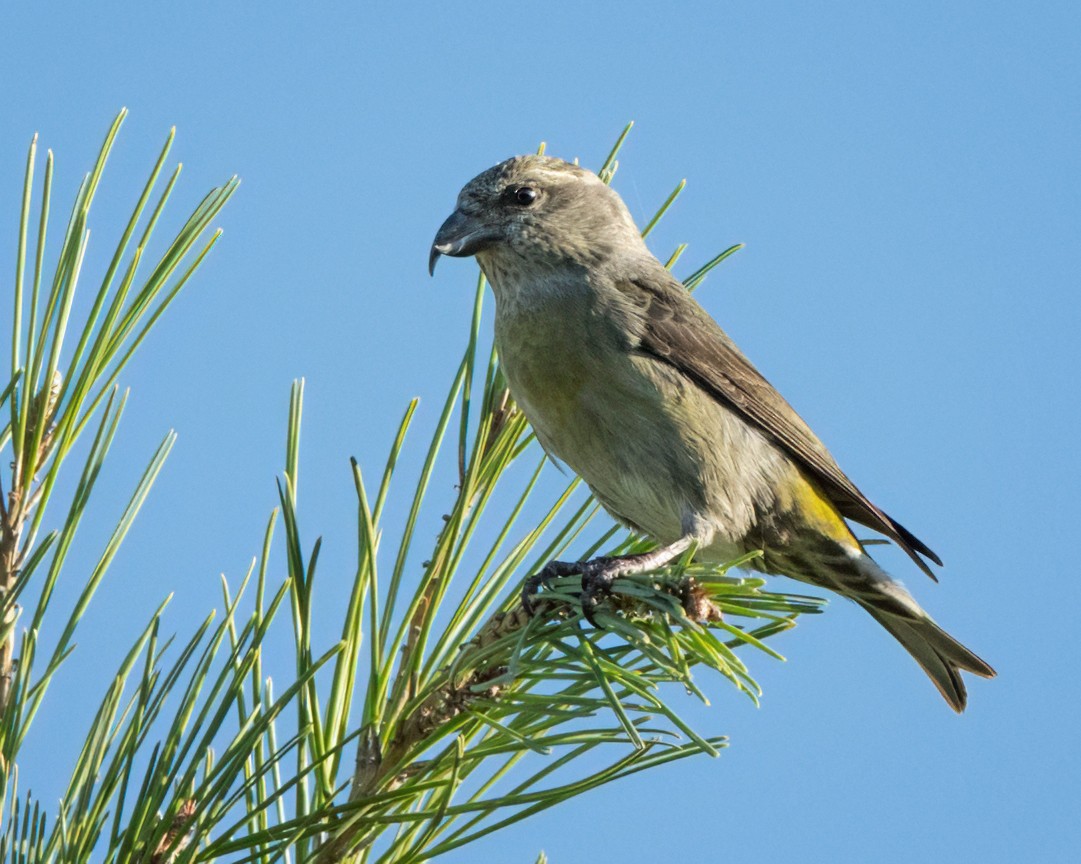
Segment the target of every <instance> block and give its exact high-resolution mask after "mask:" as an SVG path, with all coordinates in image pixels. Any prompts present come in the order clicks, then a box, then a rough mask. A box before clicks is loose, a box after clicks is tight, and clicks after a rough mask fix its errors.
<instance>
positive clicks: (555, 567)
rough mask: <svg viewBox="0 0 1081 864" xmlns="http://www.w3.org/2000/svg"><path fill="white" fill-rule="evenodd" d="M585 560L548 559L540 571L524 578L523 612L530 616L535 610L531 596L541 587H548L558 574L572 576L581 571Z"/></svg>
mask: <svg viewBox="0 0 1081 864" xmlns="http://www.w3.org/2000/svg"><path fill="white" fill-rule="evenodd" d="M586 563H588V562H585V561H549V562H548V563H547V564H546V565H545V566H544V569H543V570H541V571H540V573H536V574H534V575H533V576H530V577H529V578H528V579H526V580H525V584H524V585H523V586H522V608H523V609H525V614H526V615H528V616H530V617H531V618H532V617H533V615H534V614H535V613H536V611H537V607H536V606H534V605H533V598H534V597H536V596H537V594H538V592H539V591H540V589H541V587H542V586H543V587H544V588H547V587H549V583H550V582H551V581H552V580H553V579H555V578H557V577H559V576H573V575H574V574H575V573H580V572H582V568H583V567H584V566H585V565H586Z"/></svg>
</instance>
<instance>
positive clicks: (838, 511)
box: [429, 156, 995, 712]
mask: <svg viewBox="0 0 1081 864" xmlns="http://www.w3.org/2000/svg"><path fill="white" fill-rule="evenodd" d="M440 255H452V256H468V255H475V256H476V258H477V261H478V262H479V264H480V267H481V270H483V271H484V275H485V276H486V277H487V279H488V281H489V282H490V283H491V286H492V290H493V292H494V293H495V301H496V313H495V341H496V349H497V351H498V353H499V359H500V363H501V364H502V369H503V372H504V374H505V375H506V379H507V383H508V384H509V386H510V391H511V395H513V396H514V399H515V401H516V402H517V403H518V405H519V406H520V407H521V409H522V411H523V412H525V415H526V417H527V418H528V419H529V422H530V423H531V424H532V426H533V429H534V430H535V432H536V434H537V438H538V439H539V441H540V443H541V445H542V446H543V447H544V449H545V450H546V451H547V452H548V453H549V454H551V455H552V456H553V457H555V458H556V459H558V460H560V461H562V462H563V463H565V464H566V465H567V466H569V467H570V468H571V469H572V470H574V471H575V472H576V473H577V474H578V475H579V476H581V477H582V479H583V480H585V482H586V483H587V484H588V485H589V488H590V489H591V490H592V492H593V494H594V495H595V496H596V498H597V500H598V501H600V503H601V504H602V505H603V506H604V508H605V509H606V510H607V511H608V512H609V513H610V514H611V515H612V516H613V517H615V518H616V519H617V520H619V521H620V522H622V523H623V524H624V525H626V526H628V527H629V528H631V529H633V530H634V531H637V532H640V533H642V534H645V535H647V536H649V537H651V538H653V539H654V540H655V541H656V542H657V544H658V546H657V547H656V548H655V549H653V550H652V551H649V552H646V553H643V554H637V555H627V556H623V557H612V558H597V559H593V560H591V561H579V562H573V563H564V562H552V563H551V564H549V565H548V567H546V568H545V569H544V570H543V571H542V572H541V573H540V574H539V575H538V576H536V577H534V578H533V579H531V580H530V581H529V583H528V584H527V590H526V591H525V594H524V597H525V601H526V603H527V606H528V601H529V595H530V594H531V593H532V592H534V591H535V590H536V589H537V587H538V585H539V584H541V583H543V582H544V580H545V579H546V578H550V577H552V576H556V575H570V574H574V573H580V574H581V575H582V582H583V597H582V602H583V607H584V610H585V612H586V614H587V615H588V616H589V617H590V618H592V613H593V611H594V609H595V608H596V605H597V603H598V602H599V601H600V600H601V598H603V596H604V595H605V594H606V593H607V592H608V591H609V589H610V588H611V585H612V583H613V582H614V580H615V579H617V578H618V577H620V576H623V575H626V574H629V573H636V572H641V571H644V570H648V569H653V568H656V567H659V566H662V565H664V564H666V563H668V562H670V561H672V560H673V559H675V558H677V557H678V556H680V555H681V554H682V553H684V552H686V551H687V550H688V549H690V548H691V547H692V546H694V547H695V550H696V551H695V553H694V554H695V555H696V557H697V559H699V560H705V561H718V562H724V561H730V560H732V559H733V558H735V557H737V556H739V555H742V554H744V553H746V552H750V551H753V550H761V552H762V555H761V556H760V557H759V558H757V559H755V560H754V562H753V564H752V565H751V566H754V567H755V568H757V569H759V570H762V571H764V572H766V573H772V574H783V575H785V576H790V577H792V578H795V579H799V580H801V581H803V582H809V583H811V584H812V585H817V586H820V587H823V588H827V589H829V590H831V591H836V592H837V593H838V594H841V595H842V596H844V597H848V598H849V599H851V600H854V601H855V602H856V603H858V604H859V605H860V606H862V607H863V608H864V609H866V610H867V611H868V612H869V613H870V614H871V616H872V617H873V618H874V619H875V620H876V621H878V622H879V624H881V625H882V626H883V627H885V628H886V630H888V631H889V632H890V633H891V634H892V635H893V636H894V637H895V638H896V639H897V640H898V641H899V642H900V643H901V644H902V645H903V646H904V647H905V649H906V650H907V651H908V652H909V653H910V654H911V655H912V656H913V657H914V658H915V659H916V662H917V663H919V664H920V666H921V667H923V670H924V671H925V672H926V673H927V674H928V676H930V678H931V680H932V681H933V682H934V684H935V686H936V687H938V689H939V690H940V691H941V693H942V695H943V696H944V697H945V699H946V701H947V702H948V703H949V704H950V706H951V707H952V708H953V709H954V710H955V711H958V712H960V711H962V710H963V709H964V707H965V702H966V698H967V697H966V691H965V684H964V682H963V681H962V679H961V671H962V670H965V671H968V672H972V673H975V674H976V675H981V676H983V677H985V678H991V677H994V675H995V671H994V670H993V669H992V668H991V667H990V666H989V665H988V664H987V663H985V662H984V661H983V660H981V659H980V658H979V657H977V656H976V655H975V654H974V653H973V652H972V651H970V650H968V649H967V648H966V647H965V646H964V645H962V644H961V643H960V642H958V641H957V640H956V639H954V638H953V637H952V636H950V635H949V634H948V633H946V631H944V630H943V629H942V628H941V627H939V626H938V625H937V624H936V623H935V622H934V621H933V620H932V619H931V618H930V616H929V615H928V614H927V613H926V612H924V611H923V609H922V608H921V607H920V605H919V604H918V603H917V602H916V600H915V599H914V598H913V597H912V595H911V594H909V593H908V591H907V590H905V588H904V587H903V586H902V585H901V584H900V583H899V582H897V581H896V580H894V579H893V578H891V577H890V576H889V575H888V574H887V573H886V572H885V571H884V570H883V569H882V568H881V567H879V566H878V564H876V563H875V562H874V560H873V559H872V558H871V557H870V556H869V555H868V554H867V552H866V550H865V549H864V548H863V546H862V545H861V544H860V541H859V540H857V539H856V537H855V536H854V535H853V533H852V530H851V528H850V527H849V525H848V523H847V522H846V521H845V520H846V519H851V520H852V521H854V522H858V523H860V524H862V525H866V526H868V527H870V528H873V529H874V530H875V531H878V532H880V533H881V534H884V535H885V536H886V537H888V538H889V539H890V540H892V541H893V542H895V543H896V544H897V545H898V546H900V547H901V548H902V549H903V550H904V551H905V552H907V553H908V555H909V556H911V558H912V560H913V561H915V562H916V564H917V565H919V567H920V568H921V569H922V570H923V571H924V572H926V573H927V574H928V575H931V576H932V578H934V577H933V574H932V572H931V569H930V566H929V565H928V563H927V560H929V561H932V562H934V563H935V564H941V563H942V562H941V561H940V560H939V558H938V556H937V555H935V553H934V552H932V551H931V550H930V549H929V548H928V547H927V546H926V545H925V544H924V543H923V542H921V541H920V540H919V539H917V538H916V537H915V536H914V535H913V534H912V533H910V532H909V531H908V530H907V529H905V528H904V527H903V526H902V525H900V524H899V523H898V522H896V521H895V520H894V519H892V518H891V517H890V516H888V515H886V514H885V513H884V512H883V511H882V510H880V509H879V508H878V507H876V506H875V505H874V504H872V503H871V502H870V501H869V500H868V499H867V497H866V496H865V495H864V494H863V493H862V492H860V490H859V489H857V488H856V486H855V485H854V484H853V483H852V481H851V480H849V479H848V477H846V476H845V474H844V472H842V471H841V469H840V468H839V467H838V465H837V463H836V462H835V461H834V459H833V457H832V456H831V455H830V453H829V451H827V450H826V448H825V446H824V445H823V444H822V443H821V442H820V441H819V440H818V438H817V437H815V434H814V433H813V432H812V431H811V430H810V428H809V427H808V426H807V424H806V423H804V421H803V420H802V419H801V418H800V417H799V415H798V414H796V412H795V411H794V410H793V409H792V408H791V407H790V406H789V404H788V403H787V402H786V401H785V400H784V399H783V398H782V397H781V395H780V394H779V393H778V392H777V391H776V390H774V389H773V387H772V386H770V384H769V382H767V381H766V379H765V378H763V377H762V376H761V375H760V374H759V373H758V371H757V370H756V369H755V368H754V366H752V365H751V363H750V361H748V360H747V358H745V357H744V356H743V354H742V353H741V352H740V351H739V349H738V348H737V347H736V346H735V344H734V343H733V342H732V340H731V339H730V338H729V337H728V335H727V334H726V333H725V332H724V331H723V330H722V329H721V328H720V326H718V324H717V323H716V322H715V321H714V320H713V319H712V318H711V317H710V316H709V315H708V314H707V313H706V311H705V310H704V309H703V308H702V307H701V306H700V305H699V304H698V303H697V302H696V301H695V300H694V298H693V297H691V295H690V293H689V292H688V291H687V290H686V289H685V288H684V287H683V285H682V284H681V283H680V282H679V281H678V280H676V279H675V277H673V276H672V275H671V274H670V273H669V272H668V271H667V270H666V269H665V268H664V266H663V265H662V264H661V263H660V262H659V261H658V260H657V259H656V258H655V257H654V256H653V255H652V254H651V253H650V251H649V249H648V248H647V247H646V244H645V242H644V241H643V240H642V237H641V234H640V232H639V230H638V228H637V227H636V226H635V224H634V220H633V219H632V218H631V215H630V213H629V212H628V210H627V207H626V206H625V205H624V203H623V201H622V199H621V198H620V197H619V195H618V194H617V193H616V192H615V191H614V190H613V189H611V188H609V187H608V186H606V185H605V184H604V183H603V182H602V181H601V180H600V178H598V177H597V175H596V174H593V173H592V172H590V171H587V170H585V169H583V168H580V167H578V166H577V165H572V164H570V163H568V162H564V161H562V160H560V159H553V158H550V157H545V156H516V157H514V158H512V159H508V160H506V161H505V162H501V163H500V164H498V165H496V166H495V167H493V168H490V169H488V170H487V171H485V172H484V173H483V174H480V175H479V176H478V177H476V178H475V179H473V180H471V181H470V182H469V183H468V184H466V186H465V188H463V189H462V191H461V194H459V196H458V203H457V209H456V210H455V211H454V212H453V213H452V214H451V215H450V217H449V218H448V219H447V220H446V221H445V222H444V223H443V225H442V227H441V228H440V229H439V231H438V233H437V234H436V237H435V242H434V243H433V244H432V248H431V255H430V258H429V272H433V273H434V269H435V263H436V261H437V260H438V258H439V256H440ZM924 559H927V560H924Z"/></svg>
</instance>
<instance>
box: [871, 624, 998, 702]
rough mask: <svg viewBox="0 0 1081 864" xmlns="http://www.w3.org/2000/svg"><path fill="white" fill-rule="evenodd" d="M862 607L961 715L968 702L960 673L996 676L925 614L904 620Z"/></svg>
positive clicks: (983, 676)
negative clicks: (911, 658)
mask: <svg viewBox="0 0 1081 864" xmlns="http://www.w3.org/2000/svg"><path fill="white" fill-rule="evenodd" d="M860 605H862V606H863V608H864V609H866V610H867V611H868V612H870V613H871V616H872V617H873V618H874V619H875V620H876V621H877V622H878V623H879V624H881V625H882V626H883V627H884V628H886V630H887V631H888V632H889V633H890V634H891V635H892V636H893V638H895V639H896V640H897V641H898V642H900V643H901V645H903V646H904V648H905V650H906V651H908V653H909V654H911V655H912V657H913V659H915V661H916V662H917V663H919V664H920V667H921V668H922V669H923V671H924V672H926V673H927V676H928V677H929V678H930V679H931V681H932V682H933V683H934V685H935V686H936V687H937V688H938V691H939V692H940V693H941V694H942V696H943V698H945V700H946V701H947V702H948V703H949V705H950V707H951V708H952V709H953V710H954V711H956V712H957V713H958V714H960V713H961V712H962V711H964V710H965V704H966V703H967V701H968V692H967V691H966V690H965V682H964V681H962V680H961V670H964V671H966V672H971V673H973V674H974V675H979V676H980V677H982V678H994V677H995V670H994V669H992V668H991V667H990V666H989V665H988V664H987V663H985V662H984V661H983V660H981V659H980V658H979V657H977V656H976V655H975V654H974V653H973V652H972V651H970V650H969V649H968V648H966V647H965V646H964V645H962V644H961V643H960V642H958V641H957V640H956V639H954V638H953V637H952V636H951V635H950V634H949V633H947V632H946V631H945V630H943V629H942V628H941V627H939V626H938V625H937V624H936V623H935V622H934V621H932V620H931V619H930V618H929V617H928V616H927V614H926V613H923V615H922V617H920V618H901V617H898V616H896V615H891V614H889V613H886V612H881V611H879V610H878V609H876V608H874V607H873V606H871V605H869V604H867V603H861V604H860Z"/></svg>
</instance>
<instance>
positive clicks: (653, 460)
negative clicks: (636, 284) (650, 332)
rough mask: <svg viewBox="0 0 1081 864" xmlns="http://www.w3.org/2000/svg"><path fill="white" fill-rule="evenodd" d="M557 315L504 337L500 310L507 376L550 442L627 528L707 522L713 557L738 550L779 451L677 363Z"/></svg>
mask: <svg viewBox="0 0 1081 864" xmlns="http://www.w3.org/2000/svg"><path fill="white" fill-rule="evenodd" d="M559 323H560V325H561V326H560V327H559V328H558V331H559V332H557V333H546V330H549V329H550V325H546V324H545V323H543V322H536V323H535V326H534V327H532V328H531V329H530V330H529V331H528V334H523V333H522V332H519V333H515V334H513V335H512V336H511V338H509V339H508V338H506V337H507V336H508V333H507V324H506V322H504V324H503V326H502V327H501V326H500V324H499V321H498V318H497V345H498V348H499V352H500V359H501V362H502V364H503V370H504V374H505V375H506V377H507V380H508V383H509V384H510V389H511V393H512V394H513V395H514V397H515V399H516V401H517V402H518V404H519V405H520V406H521V408H522V410H523V411H524V412H525V415H526V417H527V418H528V419H529V421H530V423H531V424H532V425H533V428H534V430H535V431H536V433H537V437H538V439H539V440H540V442H541V444H542V445H543V446H544V448H545V450H546V451H547V452H549V453H550V454H551V455H552V456H554V457H556V458H558V459H559V460H561V461H562V462H564V463H565V464H566V465H567V466H568V467H569V468H571V469H572V470H573V471H574V472H575V473H577V474H578V475H579V476H580V477H582V479H583V480H584V481H585V482H586V483H587V484H588V485H589V487H590V489H591V490H592V491H593V493H594V495H595V496H596V497H597V499H598V500H599V501H600V502H601V504H602V505H603V506H604V507H605V509H606V510H608V511H609V512H610V513H611V514H612V515H613V516H614V517H616V518H617V519H619V520H620V521H622V522H623V523H625V524H626V525H628V526H629V527H631V528H633V529H635V530H637V531H640V532H642V533H645V534H647V535H649V536H650V537H652V538H654V539H656V540H657V541H659V542H661V543H668V542H672V541H673V540H676V539H677V538H679V537H681V536H683V535H684V534H685V533H687V532H688V531H690V530H692V529H696V530H701V529H703V528H704V529H705V531H706V533H709V534H710V535H711V538H712V539H711V540H710V542H709V546H708V552H709V555H708V557H710V558H717V559H718V560H720V559H723V560H730V559H731V558H732V557H734V556H735V555H737V554H739V553H741V552H742V551H743V550H744V548H745V544H744V540H745V538H747V537H748V535H751V534H753V528H754V523H755V519H756V513H757V512H760V511H761V509H762V506H763V505H765V504H766V503H767V502H766V500H765V499H766V498H767V497H768V496H770V495H771V494H772V493H771V488H772V484H771V472H775V471H776V470H778V469H779V467H780V463H781V462H782V461H783V460H782V459H781V458H780V457H779V454H778V453H777V451H776V449H775V448H774V447H773V446H772V445H771V444H769V443H768V442H767V441H766V440H765V438H764V437H763V436H762V435H761V434H759V433H758V432H757V431H756V430H754V429H753V428H751V427H749V426H748V425H747V424H746V423H744V422H743V421H742V420H741V419H740V418H738V417H736V416H735V415H734V414H733V413H732V412H731V411H730V410H729V409H728V408H727V407H725V406H724V405H722V404H720V403H718V402H717V401H716V400H714V399H713V398H712V397H710V396H709V395H708V394H706V393H705V392H704V391H702V390H701V389H700V388H699V387H698V386H697V385H695V384H694V383H692V382H691V381H689V380H688V379H687V378H685V377H684V376H683V375H681V374H680V373H679V372H678V371H676V370H675V369H673V368H671V367H669V366H667V365H666V364H664V363H662V362H661V361H658V360H657V359H655V358H653V357H650V356H647V355H644V354H638V353H635V352H633V351H628V350H626V349H625V348H623V347H622V346H619V345H618V344H614V343H613V342H612V341H610V340H606V339H604V338H603V334H597V333H589V332H587V331H585V330H584V328H581V327H580V326H579V327H578V329H579V332H578V333H574V332H573V331H574V330H575V329H576V323H575V322H567V320H566V318H564V319H562V321H560V322H559ZM546 336H547V338H545V337H546ZM501 337H502V338H501Z"/></svg>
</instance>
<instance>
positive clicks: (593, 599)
mask: <svg viewBox="0 0 1081 864" xmlns="http://www.w3.org/2000/svg"><path fill="white" fill-rule="evenodd" d="M619 575H620V569H619V564H618V563H617V559H613V558H594V559H593V560H592V561H586V562H585V563H584V565H583V567H582V615H584V616H585V619H586V621H588V622H589V623H590V624H591V625H592V626H593V627H596V628H598V629H600V625H599V624H598V623H597V619H596V618H595V617H594V615H595V613H596V611H597V607H598V606H600V604H601V601H602V600H606V599H607V598H608V597H610V596H611V595H612V586H613V585H614V584H615V581H616V579H617V578H618V577H619Z"/></svg>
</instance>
